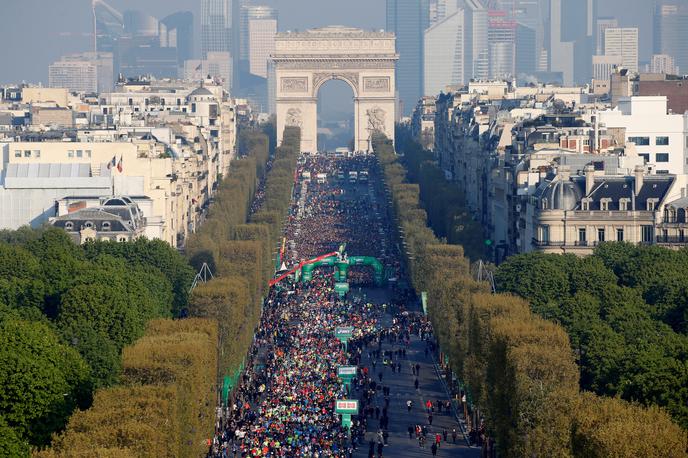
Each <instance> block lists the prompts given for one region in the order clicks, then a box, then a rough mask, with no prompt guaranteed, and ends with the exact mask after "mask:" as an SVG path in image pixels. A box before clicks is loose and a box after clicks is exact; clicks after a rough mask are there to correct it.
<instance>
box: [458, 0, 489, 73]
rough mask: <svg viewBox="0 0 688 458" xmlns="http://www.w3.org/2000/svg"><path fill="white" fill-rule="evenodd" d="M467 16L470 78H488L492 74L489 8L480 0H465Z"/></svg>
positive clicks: (466, 45)
mask: <svg viewBox="0 0 688 458" xmlns="http://www.w3.org/2000/svg"><path fill="white" fill-rule="evenodd" d="M463 2H464V4H463V7H464V11H465V14H466V18H465V29H466V32H465V34H464V36H465V40H466V44H465V58H466V63H467V65H469V66H470V67H469V68H468V69H467V72H468V75H469V76H470V78H474V79H487V78H488V77H489V74H490V50H489V46H488V41H487V28H488V17H487V10H486V9H485V7H484V6H483V5H482V3H480V1H479V0H463Z"/></svg>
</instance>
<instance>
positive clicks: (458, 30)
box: [423, 10, 466, 95]
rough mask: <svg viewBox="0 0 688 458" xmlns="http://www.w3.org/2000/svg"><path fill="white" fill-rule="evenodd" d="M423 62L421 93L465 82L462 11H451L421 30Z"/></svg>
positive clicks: (431, 93)
mask: <svg viewBox="0 0 688 458" xmlns="http://www.w3.org/2000/svg"><path fill="white" fill-rule="evenodd" d="M424 62H425V63H424V65H423V71H424V77H423V81H424V83H423V86H424V90H423V94H424V95H437V94H438V93H439V92H440V91H443V90H444V88H445V87H446V86H447V85H457V84H461V83H465V82H466V78H465V66H466V62H465V59H464V12H463V10H455V11H454V13H452V14H451V15H449V16H447V17H445V18H444V19H442V20H441V21H439V22H438V23H436V24H435V25H433V26H432V27H430V28H429V29H427V30H426V31H425V50H424Z"/></svg>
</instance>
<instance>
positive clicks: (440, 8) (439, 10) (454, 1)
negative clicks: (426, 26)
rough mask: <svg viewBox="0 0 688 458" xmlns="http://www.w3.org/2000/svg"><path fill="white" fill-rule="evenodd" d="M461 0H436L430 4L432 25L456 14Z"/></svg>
mask: <svg viewBox="0 0 688 458" xmlns="http://www.w3.org/2000/svg"><path fill="white" fill-rule="evenodd" d="M460 1H461V0H434V1H431V2H430V5H429V8H430V10H429V16H428V17H429V21H430V26H433V25H435V24H437V23H438V22H440V21H442V20H443V19H445V18H447V17H448V16H451V15H452V14H454V12H455V11H456V10H457V9H458V8H459V2H460Z"/></svg>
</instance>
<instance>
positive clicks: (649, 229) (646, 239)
mask: <svg viewBox="0 0 688 458" xmlns="http://www.w3.org/2000/svg"><path fill="white" fill-rule="evenodd" d="M654 229H655V228H654V227H653V226H643V227H642V242H643V243H651V242H652V236H653V235H654Z"/></svg>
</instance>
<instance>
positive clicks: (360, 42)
mask: <svg viewBox="0 0 688 458" xmlns="http://www.w3.org/2000/svg"><path fill="white" fill-rule="evenodd" d="M395 46H396V45H395V37H394V34H392V33H387V32H367V31H364V30H360V29H352V28H346V27H339V26H337V27H325V28H322V29H312V30H307V31H305V32H285V33H278V34H277V36H276V38H275V52H274V54H273V55H272V56H271V58H272V65H273V70H274V76H273V78H274V79H273V81H272V84H273V85H274V86H273V87H274V94H275V102H276V111H277V140H278V143H280V142H281V141H282V132H283V131H284V127H285V126H298V127H300V128H301V150H302V151H308V152H315V151H316V150H317V132H318V127H317V122H318V120H317V100H318V90H319V89H320V86H322V85H323V84H324V83H325V82H326V81H329V80H331V79H338V80H342V81H344V82H346V83H347V84H348V85H349V86H351V89H352V90H353V93H354V148H355V149H356V150H359V151H367V150H368V149H369V147H370V142H369V140H370V138H371V136H372V134H373V133H374V132H375V131H380V132H382V133H384V134H386V135H387V137H389V138H391V139H392V140H394V122H395V120H396V97H395V87H394V80H395V79H394V72H395V65H396V61H397V59H398V58H399V56H398V54H396V49H395Z"/></svg>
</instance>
